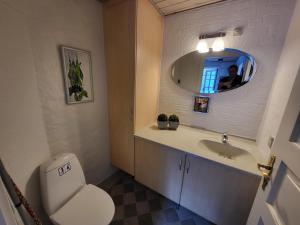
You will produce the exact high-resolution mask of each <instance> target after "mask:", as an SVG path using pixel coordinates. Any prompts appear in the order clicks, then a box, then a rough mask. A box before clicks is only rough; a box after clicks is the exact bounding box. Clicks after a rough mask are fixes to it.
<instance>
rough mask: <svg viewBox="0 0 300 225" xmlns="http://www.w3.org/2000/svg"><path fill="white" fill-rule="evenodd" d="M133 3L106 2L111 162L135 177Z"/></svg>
mask: <svg viewBox="0 0 300 225" xmlns="http://www.w3.org/2000/svg"><path fill="white" fill-rule="evenodd" d="M135 9H136V2H135V1H132V0H124V1H120V0H111V1H106V2H105V3H104V8H103V16H104V35H105V53H106V68H107V84H108V108H109V124H110V145H111V160H112V164H113V165H115V166H116V167H118V168H120V169H122V170H124V171H126V172H128V173H130V174H131V175H133V174H134V137H133V130H134V115H133V112H134V76H135V11H136V10H135Z"/></svg>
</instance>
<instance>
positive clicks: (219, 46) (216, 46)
mask: <svg viewBox="0 0 300 225" xmlns="http://www.w3.org/2000/svg"><path fill="white" fill-rule="evenodd" d="M224 45H225V44H224V41H223V39H222V38H217V39H216V40H215V41H214V43H213V45H212V49H213V51H214V52H221V51H224Z"/></svg>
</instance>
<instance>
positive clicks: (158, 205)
mask: <svg viewBox="0 0 300 225" xmlns="http://www.w3.org/2000/svg"><path fill="white" fill-rule="evenodd" d="M99 186H100V187H101V188H103V189H104V190H105V191H107V192H108V193H109V194H110V196H111V197H112V199H113V201H114V203H115V207H116V211H115V215H114V218H113V221H112V222H111V224H110V225H213V223H211V222H209V221H207V220H205V219H204V218H202V217H200V216H198V215H196V214H195V213H193V212H191V211H189V210H187V209H185V208H184V207H180V208H179V209H178V208H177V204H176V203H174V202H172V201H170V200H168V199H166V198H165V197H163V196H161V195H160V194H158V193H156V192H154V191H152V190H150V189H149V188H147V187H145V186H144V185H142V184H139V183H138V182H136V181H135V180H134V179H133V177H131V176H129V175H128V174H126V173H123V172H120V171H119V172H117V173H116V174H114V175H113V176H111V177H110V178H108V179H107V180H106V181H104V182H103V183H102V184H100V185H99Z"/></svg>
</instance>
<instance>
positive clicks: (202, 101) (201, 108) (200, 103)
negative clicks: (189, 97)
mask: <svg viewBox="0 0 300 225" xmlns="http://www.w3.org/2000/svg"><path fill="white" fill-rule="evenodd" d="M208 106H209V97H208V96H195V102H194V111H195V112H200V113H208Z"/></svg>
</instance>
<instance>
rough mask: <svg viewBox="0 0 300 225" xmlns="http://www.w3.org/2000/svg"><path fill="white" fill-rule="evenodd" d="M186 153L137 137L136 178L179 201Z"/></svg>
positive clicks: (169, 197)
mask: <svg viewBox="0 0 300 225" xmlns="http://www.w3.org/2000/svg"><path fill="white" fill-rule="evenodd" d="M184 157H185V153H183V152H180V151H177V150H175V149H171V148H169V147H165V146H162V145H159V144H157V143H154V142H150V141H147V140H144V139H142V138H135V179H136V180H137V181H138V182H140V183H142V184H144V185H145V186H147V187H149V188H151V189H153V190H155V191H157V192H158V193H160V194H162V195H164V196H165V197H167V198H168V199H171V200H172V201H174V202H177V203H178V202H179V196H180V191H181V184H182V175H183V168H184Z"/></svg>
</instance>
